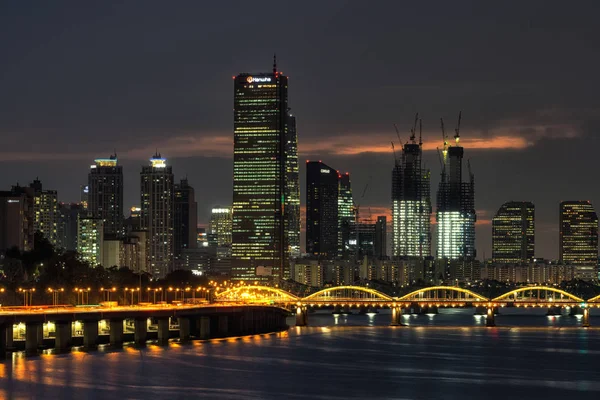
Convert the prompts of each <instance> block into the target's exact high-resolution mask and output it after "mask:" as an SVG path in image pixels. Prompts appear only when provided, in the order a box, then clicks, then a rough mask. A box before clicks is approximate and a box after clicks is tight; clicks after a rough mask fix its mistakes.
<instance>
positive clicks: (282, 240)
mask: <svg viewBox="0 0 600 400" xmlns="http://www.w3.org/2000/svg"><path fill="white" fill-rule="evenodd" d="M292 132H293V135H292ZM292 136H294V138H292ZM295 136H296V135H295V121H294V119H293V118H292V117H291V115H290V114H289V107H288V78H287V76H285V75H283V74H282V73H281V72H279V71H277V69H276V67H275V66H274V68H273V73H261V74H247V73H244V74H240V75H238V76H236V77H234V161H233V223H232V225H233V227H232V231H233V232H232V279H234V280H256V279H268V278H269V277H274V278H287V277H289V258H290V255H291V253H292V252H293V251H296V250H295V248H296V247H298V246H299V243H298V238H299V231H300V229H299V218H298V216H299V213H298V212H296V211H293V210H295V208H296V207H297V205H298V199H299V195H296V194H297V193H298V191H296V190H295V185H297V184H296V183H295V179H294V178H293V177H294V176H297V172H296V171H295V169H296V167H294V161H293V160H291V159H293V158H297V149H296V146H297V144H296V139H295ZM296 164H297V161H296ZM288 182H289V183H290V184H289V186H288ZM292 231H293V232H294V233H293V235H290V232H292Z"/></svg>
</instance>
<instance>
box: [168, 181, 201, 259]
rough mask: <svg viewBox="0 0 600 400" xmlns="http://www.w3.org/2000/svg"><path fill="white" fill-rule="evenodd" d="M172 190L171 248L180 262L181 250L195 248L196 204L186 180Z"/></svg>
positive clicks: (196, 227) (196, 230) (191, 189)
mask: <svg viewBox="0 0 600 400" xmlns="http://www.w3.org/2000/svg"><path fill="white" fill-rule="evenodd" d="M174 190H175V195H174V196H175V198H174V207H175V210H174V216H173V217H174V223H173V248H174V252H175V258H176V259H177V260H180V259H181V255H182V251H183V250H185V249H195V248H196V247H197V238H196V234H197V232H198V204H197V203H196V196H195V193H194V188H193V187H191V186H190V185H189V183H188V180H187V179H182V180H181V182H180V183H178V184H175V189H174ZM177 267H179V265H178V266H177Z"/></svg>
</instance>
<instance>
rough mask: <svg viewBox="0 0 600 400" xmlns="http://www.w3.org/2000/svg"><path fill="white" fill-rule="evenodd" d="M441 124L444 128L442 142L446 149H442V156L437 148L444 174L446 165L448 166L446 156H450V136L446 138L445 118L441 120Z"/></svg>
mask: <svg viewBox="0 0 600 400" xmlns="http://www.w3.org/2000/svg"><path fill="white" fill-rule="evenodd" d="M440 124H441V127H442V141H443V142H444V147H443V149H442V155H440V148H439V147H438V148H437V152H438V158H439V159H440V166H441V167H442V172H443V170H444V165H446V156H447V154H448V136H446V130H445V129H444V118H440Z"/></svg>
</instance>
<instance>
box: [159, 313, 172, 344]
mask: <svg viewBox="0 0 600 400" xmlns="http://www.w3.org/2000/svg"><path fill="white" fill-rule="evenodd" d="M169 320H170V318H169V317H165V318H158V344H168V343H169V325H170V321H169Z"/></svg>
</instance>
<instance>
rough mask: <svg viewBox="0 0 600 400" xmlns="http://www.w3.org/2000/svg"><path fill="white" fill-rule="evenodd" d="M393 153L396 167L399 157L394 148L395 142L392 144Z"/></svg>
mask: <svg viewBox="0 0 600 400" xmlns="http://www.w3.org/2000/svg"><path fill="white" fill-rule="evenodd" d="M392 152H393V153H394V165H398V157H397V156H396V148H395V147H394V142H392Z"/></svg>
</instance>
